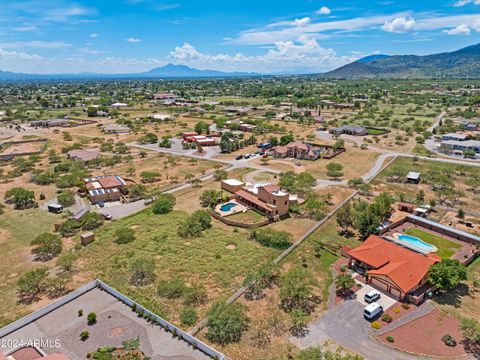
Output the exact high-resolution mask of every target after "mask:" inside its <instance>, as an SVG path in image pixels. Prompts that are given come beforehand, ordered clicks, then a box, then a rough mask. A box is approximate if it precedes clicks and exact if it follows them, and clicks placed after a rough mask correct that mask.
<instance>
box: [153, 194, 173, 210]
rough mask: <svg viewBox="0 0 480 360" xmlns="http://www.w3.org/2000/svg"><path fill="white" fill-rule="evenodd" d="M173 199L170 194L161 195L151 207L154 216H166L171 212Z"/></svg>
mask: <svg viewBox="0 0 480 360" xmlns="http://www.w3.org/2000/svg"><path fill="white" fill-rule="evenodd" d="M174 205H175V197H174V196H173V195H171V194H161V195H160V196H159V197H158V199H157V200H156V201H155V203H154V204H153V206H152V211H153V213H154V214H156V215H160V214H168V213H169V212H171V211H172V210H173V206H174Z"/></svg>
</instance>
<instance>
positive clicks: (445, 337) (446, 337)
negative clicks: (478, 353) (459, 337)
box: [442, 334, 457, 347]
mask: <svg viewBox="0 0 480 360" xmlns="http://www.w3.org/2000/svg"><path fill="white" fill-rule="evenodd" d="M442 341H443V342H444V343H445V345H447V346H452V347H453V346H457V341H456V340H455V339H454V338H453V336H452V335H450V334H446V335H443V336H442Z"/></svg>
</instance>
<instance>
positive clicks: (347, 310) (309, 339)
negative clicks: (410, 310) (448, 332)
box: [290, 300, 430, 360]
mask: <svg viewBox="0 0 480 360" xmlns="http://www.w3.org/2000/svg"><path fill="white" fill-rule="evenodd" d="M363 309H364V306H363V305H362V304H361V303H360V302H358V301H355V300H346V301H343V302H341V303H340V304H338V305H337V306H335V307H334V308H333V309H330V310H329V311H327V312H326V313H325V314H324V315H323V316H322V317H320V318H319V319H317V320H315V321H314V322H313V323H311V324H309V325H308V331H309V332H308V334H307V335H306V336H304V337H302V338H296V337H291V338H290V342H292V343H293V344H295V345H296V346H297V347H299V348H300V349H306V348H308V347H311V346H322V345H323V344H324V343H325V341H327V340H334V341H335V342H336V343H337V344H338V345H340V346H342V347H344V348H346V349H349V350H350V351H353V352H355V353H358V354H360V355H361V356H363V357H365V359H368V360H415V359H430V358H425V357H420V356H413V355H409V354H407V353H403V352H400V351H397V350H395V349H393V348H390V347H387V346H385V345H383V344H381V343H380V342H378V341H377V340H375V339H374V338H373V337H372V336H371V335H370V323H369V322H368V321H366V320H365V319H364V318H363Z"/></svg>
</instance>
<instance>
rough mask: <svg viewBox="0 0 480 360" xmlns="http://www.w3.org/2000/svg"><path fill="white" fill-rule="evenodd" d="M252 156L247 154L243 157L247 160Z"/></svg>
mask: <svg viewBox="0 0 480 360" xmlns="http://www.w3.org/2000/svg"><path fill="white" fill-rule="evenodd" d="M251 156H252V155H250V154H245V155H243V157H244V158H245V159H250V157H251Z"/></svg>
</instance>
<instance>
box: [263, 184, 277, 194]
mask: <svg viewBox="0 0 480 360" xmlns="http://www.w3.org/2000/svg"><path fill="white" fill-rule="evenodd" d="M260 188H263V189H265V191H266V192H269V193H273V192H275V191H278V190H280V188H279V187H278V186H275V185H272V184H270V185H265V186H260V187H259V189H260Z"/></svg>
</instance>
